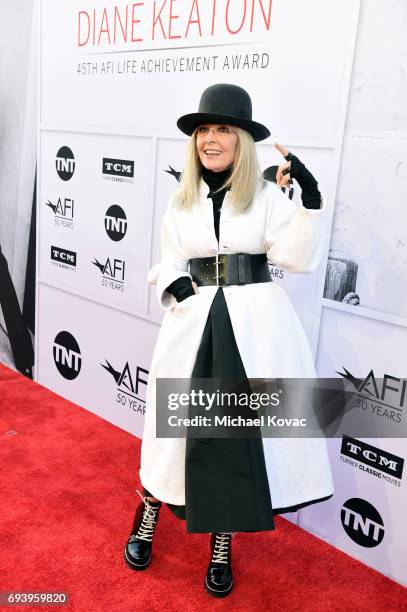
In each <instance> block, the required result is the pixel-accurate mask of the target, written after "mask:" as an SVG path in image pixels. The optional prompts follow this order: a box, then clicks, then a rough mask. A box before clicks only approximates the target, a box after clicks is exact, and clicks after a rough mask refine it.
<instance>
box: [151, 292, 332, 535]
mask: <svg viewBox="0 0 407 612" xmlns="http://www.w3.org/2000/svg"><path fill="white" fill-rule="evenodd" d="M194 378H196V379H199V378H207V379H216V381H217V383H219V384H217V388H220V390H221V391H225V390H226V391H227V390H229V388H230V387H228V385H230V382H231V381H234V387H235V388H238V389H239V392H242V391H246V392H247V393H250V385H249V381H248V379H247V376H246V372H245V369H244V366H243V362H242V359H241V357H240V354H239V350H238V347H237V344H236V340H235V336H234V333H233V328H232V323H231V321H230V316H229V312H228V308H227V304H226V300H225V296H224V294H223V289H222V288H221V287H219V289H218V291H217V292H216V294H215V297H214V299H213V301H212V304H211V308H210V310H209V314H208V318H207V321H206V324H205V329H204V331H203V334H202V339H201V342H200V345H199V348H198V352H197V357H196V360H195V364H194V368H193V371H192V375H191V379H194ZM239 410H240V412H242V410H243V412H244V409H239ZM243 416H245V415H244V414H243ZM254 429H255V428H252V429H251V435H250V437H247V438H244V437H236V438H231V437H228V438H218V437H217V438H208V437H202V438H196V437H190V436H188V435H187V438H186V450H185V506H177V505H174V504H167V506H168V507H169V508H170V510H171V511H172V512H173V513H174V514H175V515H176V516H177V517H178V518H180V519H183V520H186V528H187V531H188V532H190V533H211V532H256V531H270V530H273V529H274V528H275V526H274V515H276V514H280V513H283V512H293V511H295V510H298V509H299V508H301V507H304V506H306V505H308V504H310V503H314V502H315V501H323V500H325V499H328V498H329V497H331V496H328V497H326V498H323V499H319V500H313V501H312V502H306V503H304V504H300V505H297V506H292V507H290V508H275V509H273V507H272V500H271V496H270V489H269V483H268V478H267V470H266V464H265V459H264V452H263V443H262V437H261V431H260V428H258V430H257V431H254ZM144 494H145V495H151V494H150V493H149V492H148V491H147V490H146V489H144Z"/></svg>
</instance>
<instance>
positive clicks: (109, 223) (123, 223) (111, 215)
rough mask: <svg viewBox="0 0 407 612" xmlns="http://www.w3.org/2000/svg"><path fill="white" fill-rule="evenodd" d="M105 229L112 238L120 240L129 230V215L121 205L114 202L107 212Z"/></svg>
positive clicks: (116, 240)
mask: <svg viewBox="0 0 407 612" xmlns="http://www.w3.org/2000/svg"><path fill="white" fill-rule="evenodd" d="M105 230H106V233H107V235H108V236H109V238H110V239H111V240H114V241H115V242H118V241H119V240H121V239H122V238H124V236H125V235H126V232H127V217H126V214H125V212H124V210H123V208H122V207H121V206H119V205H118V204H112V206H109V208H108V209H107V211H106V214H105Z"/></svg>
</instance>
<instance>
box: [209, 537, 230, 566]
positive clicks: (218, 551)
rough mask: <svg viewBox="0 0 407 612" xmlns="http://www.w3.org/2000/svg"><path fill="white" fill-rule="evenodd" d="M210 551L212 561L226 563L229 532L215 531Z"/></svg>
mask: <svg viewBox="0 0 407 612" xmlns="http://www.w3.org/2000/svg"><path fill="white" fill-rule="evenodd" d="M214 536H215V538H214V546H213V552H212V563H227V562H228V555H229V544H230V541H231V537H232V536H231V535H230V534H229V533H215V534H214Z"/></svg>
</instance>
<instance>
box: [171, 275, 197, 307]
mask: <svg viewBox="0 0 407 612" xmlns="http://www.w3.org/2000/svg"><path fill="white" fill-rule="evenodd" d="M166 291H168V293H172V295H173V296H174V297H175V299H176V300H177V302H182V300H185V299H186V298H187V297H189V296H190V295H194V294H195V291H194V287H193V285H192V281H191V279H190V278H189V277H188V276H181V277H180V278H177V280H175V281H174V282H173V283H171V285H168V287H167V288H166Z"/></svg>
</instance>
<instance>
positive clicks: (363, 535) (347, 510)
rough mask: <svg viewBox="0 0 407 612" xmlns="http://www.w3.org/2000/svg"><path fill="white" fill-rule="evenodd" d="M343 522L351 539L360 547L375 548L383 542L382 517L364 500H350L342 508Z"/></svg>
mask: <svg viewBox="0 0 407 612" xmlns="http://www.w3.org/2000/svg"><path fill="white" fill-rule="evenodd" d="M341 521H342V526H343V528H344V530H345V531H346V533H347V534H348V536H349V537H350V539H351V540H353V541H354V542H356V544H359V545H360V546H365V547H366V548H373V547H374V546H378V545H379V544H380V542H381V541H382V540H383V537H384V526H383V520H382V517H381V516H380V514H379V512H378V511H377V510H376V508H375V507H374V506H372V504H369V502H367V501H366V500H364V499H360V498H358V497H353V498H352V499H348V501H346V502H345V503H344V504H343V506H342V508H341Z"/></svg>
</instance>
